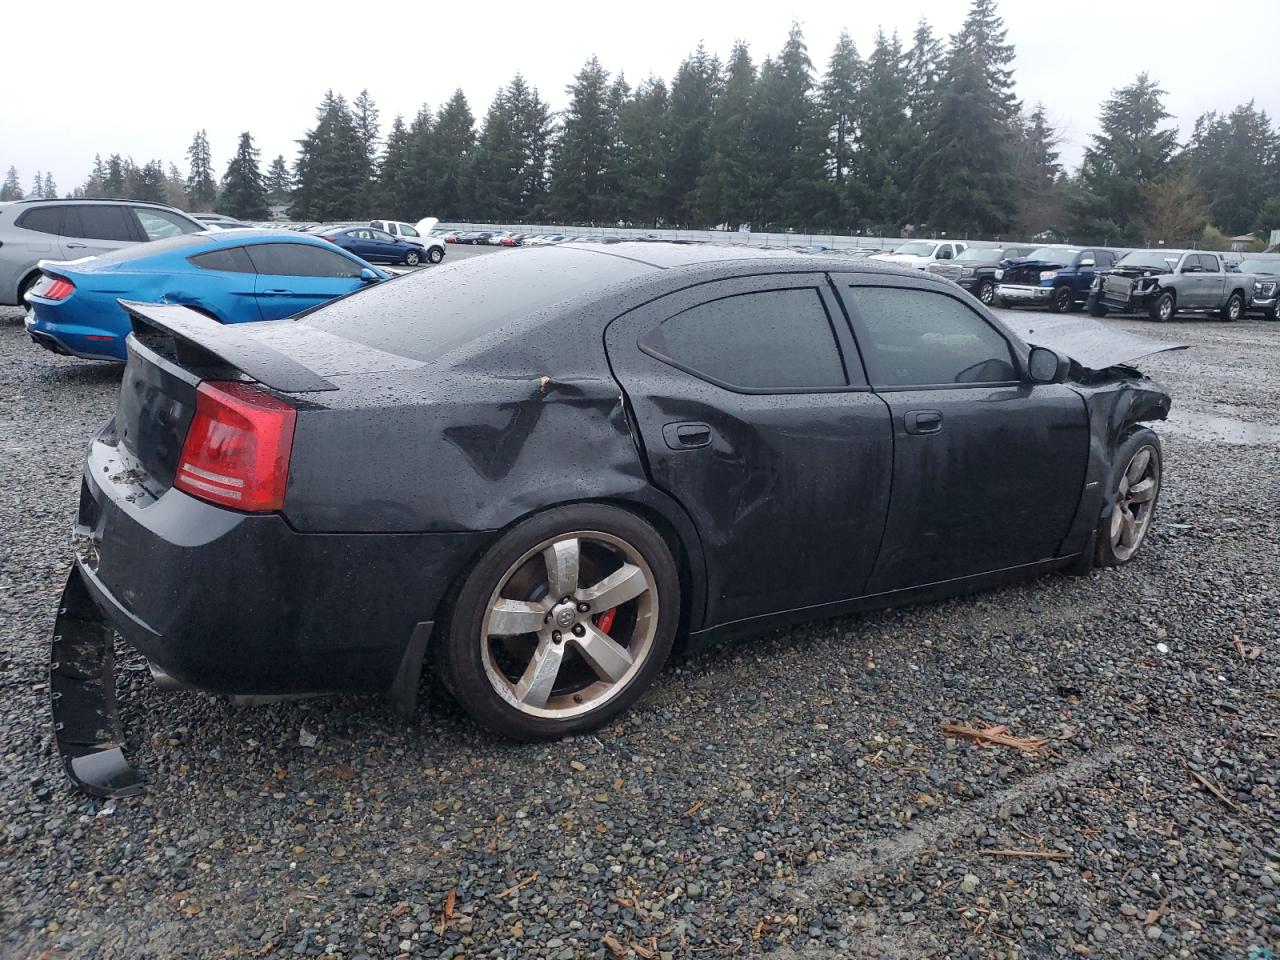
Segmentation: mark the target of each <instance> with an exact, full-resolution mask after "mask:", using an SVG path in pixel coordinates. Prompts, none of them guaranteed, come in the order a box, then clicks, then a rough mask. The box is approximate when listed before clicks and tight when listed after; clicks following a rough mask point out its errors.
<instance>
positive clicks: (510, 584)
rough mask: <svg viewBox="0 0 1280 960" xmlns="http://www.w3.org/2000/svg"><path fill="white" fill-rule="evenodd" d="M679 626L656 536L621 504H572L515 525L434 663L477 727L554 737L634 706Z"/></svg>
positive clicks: (460, 599) (472, 577)
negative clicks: (621, 507)
mask: <svg viewBox="0 0 1280 960" xmlns="http://www.w3.org/2000/svg"><path fill="white" fill-rule="evenodd" d="M570 558H571V559H570ZM553 568H555V571H554V572H553ZM610 583H612V584H615V586H610V587H609V588H608V590H607V591H606V590H604V589H603V588H604V587H605V586H606V585H607V584H610ZM637 590H638V592H633V591H637ZM560 594H563V597H558V595H560ZM597 598H599V599H598V600H597ZM606 605H607V609H605V607H606ZM584 607H585V608H586V609H584ZM593 608H594V609H593ZM606 617H607V618H608V623H607V624H606V623H605V618H606ZM615 618H616V619H615ZM526 621H527V622H526ZM679 621H680V580H679V576H678V573H677V570H676V564H675V561H674V560H673V559H672V557H671V552H670V551H669V550H668V549H667V545H666V543H665V542H664V541H663V539H662V537H661V536H660V535H659V534H658V532H657V531H656V530H654V529H653V527H651V526H650V525H649V524H648V523H646V522H645V521H643V520H641V519H640V518H639V517H637V516H635V515H634V514H632V513H629V512H627V511H626V510H622V509H619V508H617V507H612V506H606V505H604V504H597V503H576V504H570V505H567V506H563V507H556V508H553V509H551V510H547V511H545V512H543V513H540V514H537V515H535V516H533V517H530V518H529V519H527V520H524V521H522V522H521V523H518V524H516V526H514V527H512V528H511V529H510V530H508V531H507V532H506V533H505V534H503V535H502V536H501V537H500V538H499V539H498V541H497V542H496V543H495V544H494V545H493V546H492V547H490V548H489V550H488V551H487V552H486V553H485V554H484V555H483V556H482V557H481V558H480V560H479V561H478V562H477V563H476V565H475V567H473V568H472V570H471V571H470V573H469V574H468V575H467V578H466V580H465V582H464V583H463V585H462V588H461V589H460V590H459V591H458V593H457V595H456V598H455V600H454V602H453V603H452V604H451V609H450V610H449V612H448V613H447V614H446V616H445V618H444V621H443V622H442V624H441V628H442V631H441V633H440V635H439V636H438V642H437V643H436V646H435V659H436V667H437V669H438V671H439V673H440V675H441V678H442V680H443V681H444V684H445V686H446V687H447V688H448V689H449V690H450V691H451V692H452V693H453V695H454V697H455V698H456V699H457V700H458V702H459V704H460V705H461V706H462V707H463V709H465V710H466V711H467V712H468V713H469V714H470V715H471V716H472V717H473V718H474V719H475V720H476V721H477V722H479V723H481V724H483V725H484V726H486V727H488V728H489V729H491V730H493V731H495V732H497V733H499V734H502V735H503V736H506V737H510V738H512V739H514V740H551V739H556V738H558V737H564V736H568V735H570V734H575V733H581V732H584V731H587V730H594V729H596V728H598V727H600V726H603V725H604V724H606V723H608V722H609V721H610V720H612V719H613V718H614V717H615V716H617V715H618V714H620V713H622V712H623V711H624V710H626V709H627V708H628V707H630V706H631V705H632V704H633V703H635V701H636V700H638V699H639V698H640V696H641V695H642V694H643V693H644V691H645V690H646V689H647V688H648V687H649V685H650V684H651V683H652V682H653V680H654V678H655V677H656V676H657V675H658V673H659V671H661V669H662V665H663V664H664V663H665V662H666V660H667V657H668V656H669V655H670V653H671V646H672V643H673V641H674V639H675V633H676V627H677V625H678V623H679ZM499 625H501V627H499ZM495 628H497V629H495ZM525 628H527V629H525ZM602 634H603V637H602Z"/></svg>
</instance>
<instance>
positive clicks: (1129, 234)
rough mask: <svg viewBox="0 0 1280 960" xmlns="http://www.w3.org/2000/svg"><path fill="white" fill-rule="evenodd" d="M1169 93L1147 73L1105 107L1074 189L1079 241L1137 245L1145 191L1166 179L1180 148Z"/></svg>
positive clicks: (1072, 206) (1117, 92) (1072, 203)
mask: <svg viewBox="0 0 1280 960" xmlns="http://www.w3.org/2000/svg"><path fill="white" fill-rule="evenodd" d="M1167 119H1169V113H1168V111H1167V110H1165V108H1164V91H1163V90H1161V89H1160V87H1159V85H1158V84H1157V83H1156V82H1155V81H1154V80H1152V79H1151V78H1150V77H1149V76H1148V75H1147V74H1146V73H1140V74H1138V77H1137V79H1135V80H1134V82H1133V83H1131V84H1129V85H1128V86H1126V87H1121V88H1120V89H1118V90H1115V91H1113V92H1112V94H1111V97H1110V98H1109V99H1107V100H1106V101H1105V102H1104V103H1103V104H1102V116H1101V117H1100V118H1099V122H1100V125H1101V129H1100V130H1099V132H1098V133H1095V134H1093V136H1092V137H1091V138H1090V139H1091V141H1092V145H1091V146H1089V147H1088V148H1086V150H1085V152H1084V162H1083V163H1082V164H1081V167H1080V173H1079V175H1078V176H1077V177H1076V179H1075V181H1074V182H1073V183H1072V184H1071V192H1072V196H1071V199H1070V203H1069V211H1070V215H1071V219H1072V223H1073V227H1074V232H1075V233H1076V235H1078V236H1082V237H1085V238H1087V239H1088V240H1089V242H1091V243H1096V242H1099V241H1102V240H1108V241H1110V242H1112V243H1137V242H1139V241H1140V240H1141V235H1140V234H1141V231H1140V230H1139V224H1141V223H1142V222H1143V221H1144V220H1145V219H1146V217H1145V214H1146V206H1147V201H1146V198H1145V196H1144V193H1143V191H1144V189H1145V188H1146V187H1148V186H1149V185H1150V184H1151V183H1152V182H1153V181H1155V180H1157V179H1159V178H1160V176H1162V175H1163V174H1164V173H1165V172H1166V170H1167V169H1168V167H1169V161H1170V160H1171V159H1172V157H1173V155H1174V152H1175V151H1176V150H1177V146H1178V133H1177V131H1176V130H1174V129H1171V128H1165V129H1162V128H1161V126H1160V124H1161V123H1163V122H1164V121H1165V120H1167Z"/></svg>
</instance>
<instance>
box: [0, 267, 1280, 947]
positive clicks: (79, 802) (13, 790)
mask: <svg viewBox="0 0 1280 960" xmlns="http://www.w3.org/2000/svg"><path fill="white" fill-rule="evenodd" d="M455 251H457V252H458V253H459V254H460V253H461V251H458V248H456V247H454V248H450V256H455ZM495 252H496V251H495ZM503 255H514V254H505V253H504V254H503ZM1107 322H1108V323H1111V324H1116V325H1118V326H1122V327H1126V328H1132V329H1133V330H1135V331H1137V332H1140V333H1143V334H1146V335H1149V336H1156V337H1163V338H1170V339H1178V340H1180V341H1183V342H1188V343H1190V344H1192V349H1191V350H1189V351H1186V352H1182V353H1173V354H1164V355H1161V356H1158V357H1155V358H1152V359H1150V360H1148V361H1146V362H1145V363H1144V364H1143V368H1144V369H1145V370H1146V371H1148V372H1149V373H1150V374H1152V375H1154V376H1156V377H1158V378H1160V379H1162V380H1163V381H1164V382H1166V383H1167V384H1168V385H1169V386H1170V387H1171V389H1172V392H1173V394H1174V398H1175V399H1174V405H1175V406H1174V409H1175V417H1174V419H1173V420H1171V421H1170V423H1169V424H1167V425H1165V426H1164V427H1162V428H1160V430H1161V432H1162V434H1163V436H1164V438H1165V452H1166V460H1167V472H1166V478H1165V484H1166V485H1165V488H1164V490H1163V496H1162V501H1161V505H1160V511H1159V513H1158V515H1157V517H1156V523H1155V527H1154V530H1153V536H1152V539H1151V540H1150V542H1149V543H1148V546H1147V549H1146V551H1145V552H1144V554H1143V555H1142V557H1141V558H1140V559H1139V560H1138V561H1137V562H1135V563H1134V564H1132V565H1131V566H1129V567H1127V568H1125V569H1123V570H1120V571H1109V572H1095V573H1093V574H1092V575H1090V576H1089V577H1087V578H1084V579H1069V578H1066V577H1057V576H1055V577H1048V578H1044V579H1041V580H1039V581H1037V582H1034V583H1030V584H1026V585H1022V586H1017V587H1010V588H1006V589H1002V590H997V591H992V592H988V593H983V594H980V595H977V596H974V597H971V598H967V599H963V600H956V601H951V602H947V603H943V604H940V605H933V606H921V607H913V608H908V609H903V610H897V611H892V612H888V613H883V614H875V615H868V616H861V617H854V618H848V619H841V620H832V621H825V622H821V623H817V624H813V625H810V626H806V627H803V628H800V629H795V630H788V631H775V632H773V633H769V634H765V635H762V636H760V637H758V638H756V639H754V640H751V641H745V642H741V643H738V644H735V645H728V646H721V647H718V648H715V649H712V650H710V651H707V652H705V653H703V654H701V655H700V656H698V657H696V658H694V659H692V660H687V661H685V662H683V663H679V664H676V665H673V666H672V667H671V668H670V669H668V671H667V672H666V673H665V674H664V675H663V676H662V678H661V679H660V681H659V683H658V685H657V687H656V688H655V689H654V690H653V692H652V693H651V694H650V695H649V696H648V697H647V698H646V699H645V700H644V701H642V703H641V705H640V707H639V708H638V709H637V710H635V711H633V712H632V713H631V714H629V715H628V716H626V717H625V718H624V719H623V720H622V721H621V722H619V723H618V724H616V725H615V726H613V727H611V728H609V729H607V730H604V731H602V732H601V733H600V734H599V735H598V736H588V737H582V738H578V739H574V740H570V741H566V742H562V743H557V744H550V745H542V746H515V745H511V744H507V743H503V742H499V741H496V740H494V739H493V738H491V737H490V736H489V735H487V734H486V733H484V732H482V731H480V730H478V729H477V728H475V727H474V726H473V725H472V724H471V723H470V722H469V721H468V720H467V719H466V718H464V717H463V716H462V715H461V713H460V712H459V711H458V709H457V708H456V707H455V706H454V705H453V704H452V703H450V702H449V700H448V699H447V697H445V696H444V695H443V694H441V693H439V692H437V691H434V690H433V691H432V692H431V693H430V695H429V696H428V697H427V698H426V705H425V706H424V707H423V708H422V710H421V711H420V713H419V715H418V718H417V720H416V722H415V723H414V724H412V725H411V726H408V727H405V726H401V725H398V724H396V723H395V722H394V721H393V719H392V718H391V716H390V714H389V711H388V710H387V709H386V708H385V707H384V706H383V705H382V703H381V702H380V701H378V700H376V699H372V698H354V697H353V698H331V699H325V700H308V701H297V702H292V703H286V704H279V705H274V706H268V707H259V708H254V709H234V708H232V707H230V706H229V705H227V704H226V703H224V702H222V701H219V700H216V699H214V698H212V697H206V696H202V695H198V694H191V693H168V694H165V693H160V692H159V691H158V690H157V689H156V687H155V685H154V684H153V683H152V682H151V680H150V679H149V677H148V675H147V674H146V672H145V670H142V669H140V668H141V664H140V663H139V662H138V660H137V658H136V657H133V658H128V657H125V658H124V659H123V662H122V669H121V670H120V679H119V688H120V689H119V693H120V700H121V705H122V713H123V720H124V725H125V729H126V731H127V735H128V738H129V742H128V748H129V751H130V753H131V755H132V757H133V758H134V759H135V761H136V762H137V764H138V765H139V766H140V767H141V768H142V769H143V770H144V771H145V773H146V775H147V777H148V780H149V789H148V792H147V793H146V794H145V795H144V796H142V797H139V798H135V799H131V800H127V801H120V802H103V801H100V800H93V799H90V798H86V797H84V796H81V795H80V794H78V793H76V792H74V791H72V790H71V789H70V788H69V786H68V785H67V782H66V780H65V778H64V776H63V773H62V769H61V766H60V764H59V763H58V761H57V758H56V756H55V754H54V751H53V741H52V737H51V732H50V729H49V720H48V707H47V702H46V698H47V696H48V690H47V685H46V663H47V661H46V656H47V654H46V643H47V635H48V633H49V628H50V625H51V623H52V616H53V611H54V606H55V603H56V601H57V598H58V595H59V592H60V590H61V587H62V584H63V580H64V578H65V575H66V571H67V567H68V562H69V557H70V551H69V542H68V530H69V526H70V524H71V522H72V520H73V517H74V512H75V506H76V497H77V491H78V485H79V480H78V473H79V468H80V461H81V456H82V450H83V444H84V443H85V441H86V439H87V438H88V437H89V436H90V435H91V434H92V433H93V432H94V431H95V430H96V429H97V428H98V426H99V425H100V423H101V421H102V420H103V419H104V418H105V417H107V416H108V415H109V413H110V411H111V409H112V406H113V403H114V397H115V391H116V384H117V380H118V376H119V370H118V368H116V367H113V366H110V365H105V364H95V363H87V362H82V361H76V360H69V359H65V358H60V357H56V356H54V355H52V354H49V353H46V352H44V351H42V350H39V349H37V348H35V347H34V346H33V345H32V344H30V343H29V342H28V341H27V340H26V337H25V335H24V334H23V332H22V327H21V322H20V319H19V315H18V314H17V313H16V312H13V311H10V312H7V313H0V446H2V447H3V451H4V458H3V461H0V470H2V471H3V474H2V475H0V490H2V493H0V504H2V505H0V518H2V520H3V530H4V544H5V550H4V552H3V554H0V686H2V687H3V691H4V697H3V704H2V705H0V744H2V746H0V750H3V755H4V761H3V765H2V773H0V776H2V783H3V790H2V791H0V954H2V955H4V956H11V957H59V958H60V957H101V958H116V957H120V958H126V957H127V958H136V957H164V958H170V957H178V956H181V957H224V956H235V957H293V956H298V955H307V956H313V955H320V954H326V955H334V956H340V957H370V958H373V957H394V956H399V955H408V956H413V957H442V958H449V957H452V958H455V960H456V958H458V957H463V956H466V957H511V958H516V957H519V958H532V957H548V958H556V960H560V958H576V957H605V958H612V957H619V958H620V957H626V956H635V957H639V958H644V960H650V958H657V957H663V958H672V957H731V956H769V957H776V958H795V957H815V958H836V957H883V958H895V957H901V958H907V957H910V958H918V957H937V958H954V957H1001V958H1006V957H1008V958H1011V957H1057V956H1063V957H1068V956H1076V955H1079V956H1088V957H1178V956H1185V957H1205V958H1210V957H1213V958H1217V957H1224V958H1226V957H1239V958H1242V960H1244V958H1246V957H1250V956H1254V957H1258V956H1267V955H1268V954H1264V953H1261V952H1255V953H1254V954H1250V950H1251V948H1263V947H1269V948H1270V949H1271V950H1272V951H1273V952H1276V951H1277V950H1278V948H1280V908H1278V907H1277V899H1276V898H1277V895H1278V894H1280V836H1278V834H1280V829H1278V828H1280V801H1278V800H1277V792H1278V790H1280V772H1278V771H1280V762H1278V761H1280V740H1277V735H1278V734H1280V724H1278V723H1277V715H1278V712H1280V711H1278V708H1280V682H1277V670H1276V663H1277V657H1280V643H1278V640H1280V626H1278V624H1280V583H1278V581H1280V577H1278V572H1280V520H1278V517H1280V427H1278V426H1277V424H1280V324H1264V323H1261V322H1259V321H1256V320H1250V321H1247V322H1242V323H1239V324H1236V325H1226V324H1223V323H1219V322H1216V321H1207V320H1192V321H1186V322H1180V323H1177V324H1173V325H1169V326H1156V325H1153V324H1150V323H1146V322H1142V321H1116V320H1109V321H1107ZM122 656H123V651H122ZM945 722H960V723H969V724H973V725H976V726H983V727H985V726H990V725H994V724H1007V725H1008V727H1009V730H1010V732H1011V733H1013V734H1015V735H1019V736H1042V737H1048V738H1051V743H1050V745H1049V749H1048V751H1047V752H1043V753H1039V754H1034V755H1033V754H1023V753H1021V752H1019V751H1017V750H1012V749H1008V748H993V749H982V748H979V747H976V746H973V745H971V744H969V743H968V742H964V741H961V742H954V741H948V739H947V738H946V737H945V736H944V735H943V734H942V733H941V731H940V730H939V725H940V724H941V723H945ZM308 744H311V745H308ZM1208 785H1212V788H1213V789H1212V790H1211V789H1210V787H1209V786H1208ZM1215 791H1216V792H1215ZM1008 849H1021V850H1035V851H1048V852H1049V853H1051V854H1052V855H1053V856H1055V857H1057V858H1058V859H1046V858H1044V857H1039V856H1037V857H1002V856H995V855H992V853H993V851H997V850H1008Z"/></svg>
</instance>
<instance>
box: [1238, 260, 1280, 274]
mask: <svg viewBox="0 0 1280 960" xmlns="http://www.w3.org/2000/svg"><path fill="white" fill-rule="evenodd" d="M1240 272H1241V273H1268V274H1270V273H1280V260H1242V261H1240Z"/></svg>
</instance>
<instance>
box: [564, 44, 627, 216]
mask: <svg viewBox="0 0 1280 960" xmlns="http://www.w3.org/2000/svg"><path fill="white" fill-rule="evenodd" d="M566 92H567V93H568V94H569V106H568V107H567V108H566V109H565V111H564V113H563V120H562V123H561V130H560V139H559V140H558V141H557V142H556V144H555V146H554V147H553V148H552V153H551V171H552V176H551V195H550V198H549V200H550V203H551V204H552V206H553V209H554V211H555V214H556V216H558V217H559V218H560V219H561V220H562V221H564V222H566V223H579V224H594V223H599V222H601V221H602V220H604V219H606V218H607V215H608V214H607V210H608V209H609V208H610V207H612V206H613V201H612V198H610V197H608V196H607V195H606V193H605V190H606V184H607V182H608V175H609V157H610V146H611V143H612V138H613V128H614V122H613V118H612V117H610V115H609V74H608V72H606V71H605V69H604V67H602V66H600V61H599V60H597V59H596V58H595V57H592V58H591V59H590V60H588V61H587V62H586V64H584V65H583V67H582V69H581V70H579V71H578V73H577V76H575V77H574V80H573V83H572V84H570V85H569V86H568V88H567V91H566Z"/></svg>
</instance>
